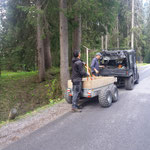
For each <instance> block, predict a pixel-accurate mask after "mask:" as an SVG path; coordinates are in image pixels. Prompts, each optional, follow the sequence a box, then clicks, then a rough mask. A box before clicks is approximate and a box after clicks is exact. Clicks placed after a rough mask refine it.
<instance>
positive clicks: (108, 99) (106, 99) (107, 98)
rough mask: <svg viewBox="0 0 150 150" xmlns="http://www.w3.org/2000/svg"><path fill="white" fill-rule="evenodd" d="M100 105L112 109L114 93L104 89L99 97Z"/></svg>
mask: <svg viewBox="0 0 150 150" xmlns="http://www.w3.org/2000/svg"><path fill="white" fill-rule="evenodd" d="M98 100H99V103H100V105H101V106H102V107H110V106H111V104H112V93H111V90H110V89H108V88H103V89H102V90H101V91H100V93H99V95H98Z"/></svg>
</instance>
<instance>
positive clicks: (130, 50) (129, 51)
mask: <svg viewBox="0 0 150 150" xmlns="http://www.w3.org/2000/svg"><path fill="white" fill-rule="evenodd" d="M104 51H105V52H108V53H110V52H112V53H117V52H127V53H132V52H135V50H133V49H128V50H121V49H120V50H104Z"/></svg>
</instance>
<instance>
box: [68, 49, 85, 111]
mask: <svg viewBox="0 0 150 150" xmlns="http://www.w3.org/2000/svg"><path fill="white" fill-rule="evenodd" d="M73 56H74V57H73V59H72V77H71V79H72V83H73V98H72V111H73V112H81V110H80V109H79V107H78V100H79V98H80V93H81V90H82V78H83V77H86V76H88V74H87V73H86V72H85V70H84V67H83V62H82V61H81V60H80V57H81V54H80V51H78V50H76V51H74V53H73Z"/></svg>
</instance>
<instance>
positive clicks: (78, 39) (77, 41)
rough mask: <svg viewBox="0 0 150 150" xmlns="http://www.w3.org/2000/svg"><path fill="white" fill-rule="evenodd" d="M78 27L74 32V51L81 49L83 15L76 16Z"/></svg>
mask: <svg viewBox="0 0 150 150" xmlns="http://www.w3.org/2000/svg"><path fill="white" fill-rule="evenodd" d="M75 23H76V24H77V27H76V28H75V29H74V31H73V33H72V51H75V50H79V49H80V46H81V32H82V31H81V15H79V16H76V17H75Z"/></svg>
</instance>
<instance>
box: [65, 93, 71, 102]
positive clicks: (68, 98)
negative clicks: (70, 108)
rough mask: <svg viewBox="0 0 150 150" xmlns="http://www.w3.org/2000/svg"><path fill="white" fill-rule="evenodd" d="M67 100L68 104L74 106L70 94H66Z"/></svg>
mask: <svg viewBox="0 0 150 150" xmlns="http://www.w3.org/2000/svg"><path fill="white" fill-rule="evenodd" d="M65 100H66V101H67V103H69V104H72V96H69V95H68V93H66V94H65Z"/></svg>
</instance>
